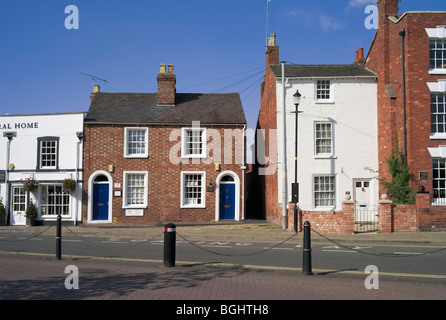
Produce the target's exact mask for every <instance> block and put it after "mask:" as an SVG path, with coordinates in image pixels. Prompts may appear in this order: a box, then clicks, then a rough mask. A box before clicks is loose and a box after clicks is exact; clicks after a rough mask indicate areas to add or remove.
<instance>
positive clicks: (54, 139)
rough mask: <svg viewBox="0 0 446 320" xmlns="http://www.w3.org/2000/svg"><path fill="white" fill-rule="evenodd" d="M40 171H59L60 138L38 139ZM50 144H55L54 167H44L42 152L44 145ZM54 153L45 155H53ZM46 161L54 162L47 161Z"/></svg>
mask: <svg viewBox="0 0 446 320" xmlns="http://www.w3.org/2000/svg"><path fill="white" fill-rule="evenodd" d="M37 141H38V148H39V150H38V157H39V159H38V170H57V169H58V168H59V141H60V139H59V138H58V137H42V138H38V140H37ZM48 142H52V143H53V142H54V149H55V151H54V166H44V165H43V159H42V157H43V155H44V153H43V152H42V148H43V147H42V144H43V143H48ZM51 154H52V153H45V155H51ZM46 161H53V160H46Z"/></svg>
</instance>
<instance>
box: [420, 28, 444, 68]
mask: <svg viewBox="0 0 446 320" xmlns="http://www.w3.org/2000/svg"><path fill="white" fill-rule="evenodd" d="M425 30H426V33H427V34H428V36H429V66H430V60H431V58H430V54H431V48H430V42H431V41H438V40H440V41H444V46H446V26H437V27H436V28H426V29H425ZM443 60H444V61H445V64H444V65H443V68H437V67H436V66H434V68H429V74H446V48H444V49H443Z"/></svg>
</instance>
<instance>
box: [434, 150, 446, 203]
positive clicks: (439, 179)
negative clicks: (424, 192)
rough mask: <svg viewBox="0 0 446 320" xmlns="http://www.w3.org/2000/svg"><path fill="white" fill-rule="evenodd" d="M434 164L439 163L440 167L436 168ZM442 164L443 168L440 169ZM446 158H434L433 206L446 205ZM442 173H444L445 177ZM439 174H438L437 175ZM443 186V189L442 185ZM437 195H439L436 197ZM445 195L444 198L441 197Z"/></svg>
mask: <svg viewBox="0 0 446 320" xmlns="http://www.w3.org/2000/svg"><path fill="white" fill-rule="evenodd" d="M434 162H438V166H437V167H436V168H434ZM441 162H443V163H442V165H443V168H440V164H441ZM445 162H446V160H445V158H441V157H435V158H432V205H440V206H444V205H446V196H444V195H445V193H446V166H445ZM440 172H443V176H442V175H441V173H440ZM436 173H437V174H436ZM435 183H436V184H437V187H436V188H435V187H434V184H435ZM441 184H443V187H441V186H440V185H441ZM435 193H437V195H439V196H438V197H435ZM441 195H443V197H441Z"/></svg>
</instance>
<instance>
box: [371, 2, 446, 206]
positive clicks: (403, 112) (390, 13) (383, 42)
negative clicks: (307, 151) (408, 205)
mask: <svg viewBox="0 0 446 320" xmlns="http://www.w3.org/2000/svg"><path fill="white" fill-rule="evenodd" d="M398 3H399V1H398V0H378V12H379V18H378V21H379V22H378V30H377V32H376V35H375V37H374V39H373V42H372V44H371V47H370V50H369V52H368V55H367V57H366V66H367V67H368V68H370V69H372V70H374V71H375V72H376V73H377V74H378V139H379V141H378V149H379V150H378V157H379V174H380V176H381V177H386V178H389V177H390V176H389V173H388V166H387V162H386V159H388V158H389V157H390V155H391V154H392V152H393V150H394V146H395V133H397V136H398V142H399V146H400V148H401V151H403V152H405V154H406V156H407V163H408V165H409V167H410V172H411V176H412V182H411V183H412V188H413V189H414V190H417V188H418V187H419V186H423V187H424V188H425V190H426V191H428V192H429V193H430V194H431V196H432V199H431V200H432V203H438V204H439V203H442V204H446V196H445V190H446V184H445V183H446V167H445V160H446V158H445V157H446V153H444V152H443V150H445V149H444V147H443V146H444V145H446V104H445V101H446V27H445V25H446V11H444V12H420V11H409V12H406V13H404V14H403V15H399V13H398V9H399V8H398ZM403 61H404V63H403ZM403 74H405V76H404V77H403ZM380 192H381V194H382V193H385V190H384V189H383V188H382V187H381V190H380Z"/></svg>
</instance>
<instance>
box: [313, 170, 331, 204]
mask: <svg viewBox="0 0 446 320" xmlns="http://www.w3.org/2000/svg"><path fill="white" fill-rule="evenodd" d="M315 178H333V190H329V191H328V192H330V193H332V194H333V205H317V204H316V192H327V191H325V190H316V182H315ZM312 188H313V207H314V208H315V209H323V210H331V209H334V208H336V175H334V174H316V175H313V177H312Z"/></svg>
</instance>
